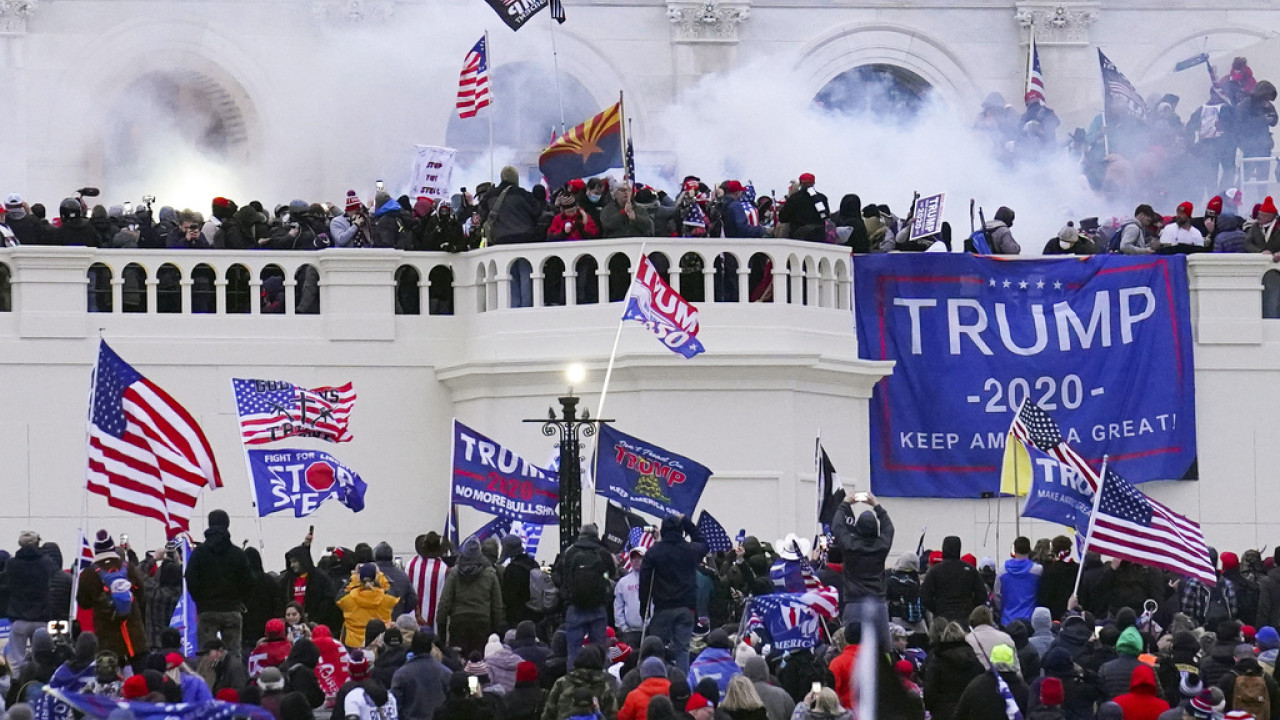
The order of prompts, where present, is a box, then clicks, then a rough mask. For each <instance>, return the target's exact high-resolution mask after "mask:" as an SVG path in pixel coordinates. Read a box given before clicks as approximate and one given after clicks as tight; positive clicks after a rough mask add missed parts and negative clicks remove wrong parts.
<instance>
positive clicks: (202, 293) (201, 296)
mask: <svg viewBox="0 0 1280 720" xmlns="http://www.w3.org/2000/svg"><path fill="white" fill-rule="evenodd" d="M217 282H218V273H216V272H214V270H213V268H212V267H210V266H208V265H206V264H204V263H200V264H199V265H197V266H195V267H194V268H193V269H192V270H191V312H193V313H199V314H212V313H216V312H218V289H217V287H216V285H217Z"/></svg>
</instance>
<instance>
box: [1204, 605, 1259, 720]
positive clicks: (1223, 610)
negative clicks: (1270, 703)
mask: <svg viewBox="0 0 1280 720" xmlns="http://www.w3.org/2000/svg"><path fill="white" fill-rule="evenodd" d="M1231 619H1232V617H1231V606H1229V605H1227V596H1226V594H1224V593H1223V592H1222V583H1221V582H1220V583H1219V584H1217V585H1215V586H1213V587H1211V588H1209V605H1208V606H1207V607H1206V608H1205V611H1204V626H1205V627H1210V628H1216V627H1218V625H1220V624H1222V623H1224V622H1226V621H1228V620H1231ZM1267 717H1271V716H1270V715H1267Z"/></svg>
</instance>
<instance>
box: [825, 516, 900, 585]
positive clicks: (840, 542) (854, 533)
mask: <svg viewBox="0 0 1280 720" xmlns="http://www.w3.org/2000/svg"><path fill="white" fill-rule="evenodd" d="M831 532H832V535H833V536H834V538H835V543H836V545H837V546H838V547H839V548H840V551H841V553H842V555H843V557H844V562H843V568H842V570H843V573H844V595H843V599H844V602H846V603H850V602H853V601H855V600H858V599H861V598H864V597H871V598H879V599H880V600H883V599H884V562H885V558H887V557H888V556H889V550H890V549H891V548H892V547H893V521H892V520H890V519H889V513H888V512H887V511H886V510H885V509H884V506H883V505H877V506H876V507H875V508H874V509H873V510H866V511H863V513H862V514H861V515H859V516H858V517H857V519H854V517H853V514H852V506H851V505H849V504H848V503H841V504H840V507H839V508H837V509H836V514H835V517H833V518H832V519H831Z"/></svg>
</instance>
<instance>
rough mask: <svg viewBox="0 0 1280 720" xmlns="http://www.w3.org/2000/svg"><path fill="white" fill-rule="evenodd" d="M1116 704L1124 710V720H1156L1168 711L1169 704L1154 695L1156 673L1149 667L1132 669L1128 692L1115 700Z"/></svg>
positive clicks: (1142, 666) (1144, 665)
mask: <svg viewBox="0 0 1280 720" xmlns="http://www.w3.org/2000/svg"><path fill="white" fill-rule="evenodd" d="M1116 704H1117V705H1119V706H1120V708H1121V709H1122V710H1124V720H1156V717H1158V716H1159V715H1160V713H1162V712H1164V711H1165V710H1168V709H1169V703H1167V702H1165V701H1164V699H1163V698H1161V697H1160V696H1159V695H1158V694H1156V673H1155V671H1154V670H1152V669H1151V666H1150V665H1146V664H1143V665H1139V666H1138V667H1136V668H1134V669H1133V679H1132V680H1130V681H1129V692H1127V693H1125V694H1123V695H1120V696H1119V697H1117V698H1116Z"/></svg>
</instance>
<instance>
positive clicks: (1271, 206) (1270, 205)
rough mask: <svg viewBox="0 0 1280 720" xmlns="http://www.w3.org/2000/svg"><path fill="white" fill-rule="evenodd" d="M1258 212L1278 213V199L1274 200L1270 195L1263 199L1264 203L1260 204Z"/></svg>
mask: <svg viewBox="0 0 1280 720" xmlns="http://www.w3.org/2000/svg"><path fill="white" fill-rule="evenodd" d="M1258 212H1264V213H1271V214H1272V215H1276V214H1278V213H1277V211H1276V201H1275V200H1272V199H1271V196H1270V195H1268V196H1267V197H1266V198H1264V199H1263V200H1262V204H1261V205H1259V206H1258Z"/></svg>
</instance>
